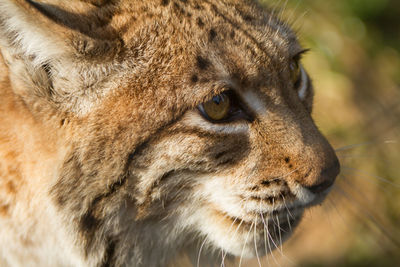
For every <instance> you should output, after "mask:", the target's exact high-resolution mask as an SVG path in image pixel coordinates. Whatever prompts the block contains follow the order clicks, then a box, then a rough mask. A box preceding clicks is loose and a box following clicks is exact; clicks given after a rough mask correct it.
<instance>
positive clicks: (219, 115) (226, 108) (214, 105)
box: [202, 93, 231, 121]
mask: <svg viewBox="0 0 400 267" xmlns="http://www.w3.org/2000/svg"><path fill="white" fill-rule="evenodd" d="M202 110H203V112H204V113H205V115H206V116H207V118H209V119H211V120H213V121H221V120H224V119H226V118H227V117H228V115H229V112H230V110H231V101H230V99H229V96H228V95H227V94H226V93H222V94H219V95H216V96H213V98H212V99H211V100H210V101H207V102H205V103H203V104H202Z"/></svg>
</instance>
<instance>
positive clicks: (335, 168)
mask: <svg viewBox="0 0 400 267" xmlns="http://www.w3.org/2000/svg"><path fill="white" fill-rule="evenodd" d="M339 172H340V164H339V161H338V160H335V162H334V164H332V165H331V166H330V167H328V168H326V169H324V170H322V171H321V174H320V179H318V181H319V183H318V184H315V185H312V186H308V187H306V188H307V189H308V190H310V191H311V192H313V193H314V194H318V193H322V192H324V191H325V190H327V189H328V188H329V187H331V186H332V185H333V183H334V182H335V179H336V176H338V174H339Z"/></svg>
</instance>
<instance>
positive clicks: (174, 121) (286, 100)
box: [0, 0, 339, 265]
mask: <svg viewBox="0 0 400 267" xmlns="http://www.w3.org/2000/svg"><path fill="white" fill-rule="evenodd" d="M0 9H1V10H2V11H1V12H0V21H1V24H0V31H1V35H2V36H1V51H2V54H3V57H4V58H5V60H6V61H7V62H8V69H9V72H10V77H11V81H12V90H13V91H14V93H15V94H16V95H17V96H18V97H19V98H20V99H22V101H24V102H25V103H26V107H27V108H28V109H29V111H30V112H31V113H32V114H33V115H34V116H35V118H36V120H37V123H38V124H40V125H43V127H46V129H49V130H48V134H49V135H50V134H51V135H53V136H58V138H59V140H60V142H61V143H62V144H63V145H62V146H60V147H62V149H63V150H62V152H60V153H64V154H65V156H64V157H63V160H62V161H60V162H59V165H58V166H56V167H57V170H58V171H57V175H56V177H52V178H49V179H48V181H49V184H48V194H49V195H50V196H51V199H52V201H53V202H52V203H53V204H52V205H54V206H55V207H56V209H57V211H58V213H59V216H60V217H62V218H63V220H64V222H65V227H66V228H68V229H69V231H70V232H72V233H73V235H74V236H75V246H77V247H79V248H80V249H81V250H82V255H83V256H82V257H83V258H84V259H85V260H86V261H87V262H90V263H97V262H101V261H103V262H107V263H110V262H113V263H114V264H116V265H118V264H122V263H126V262H133V263H136V264H138V263H140V262H142V263H143V264H145V263H149V262H153V263H154V262H162V261H163V260H166V259H167V258H169V257H170V256H171V255H170V254H171V253H170V251H171V250H172V249H179V248H180V247H183V246H185V245H186V244H188V243H191V242H195V243H196V242H198V241H199V240H200V243H201V241H203V240H206V244H207V245H209V246H210V247H213V248H216V249H222V250H224V251H227V252H228V253H229V254H232V255H239V256H240V255H241V254H243V255H244V256H248V257H251V256H255V255H256V254H257V253H258V255H261V254H263V253H262V252H263V251H264V252H265V250H264V249H261V248H264V247H265V245H266V244H264V242H266V241H267V242H268V245H269V246H270V247H269V248H270V249H273V248H274V247H275V246H276V245H277V244H278V243H279V242H281V241H282V240H285V239H286V238H287V237H289V235H290V233H291V232H292V229H293V228H294V227H295V225H296V224H297V223H298V222H299V220H300V218H301V216H302V213H303V210H304V209H305V208H307V207H310V206H312V205H315V204H317V203H320V202H321V201H322V200H323V199H324V197H325V196H326V194H327V192H328V191H329V189H330V187H331V185H332V184H333V182H334V180H335V177H336V176H337V174H338V172H339V163H338V160H337V158H336V155H335V153H334V151H333V149H332V148H331V146H330V145H329V143H328V142H327V141H326V139H325V138H324V137H323V136H322V135H321V133H320V132H319V131H318V129H317V127H316V126H315V124H314V122H313V120H312V118H311V107H312V98H313V88H312V84H311V81H310V79H309V76H308V74H307V72H306V71H305V69H304V68H303V66H302V64H301V62H300V61H301V57H302V55H303V53H304V52H305V50H304V49H303V48H302V47H301V46H300V45H299V43H298V41H297V38H296V36H295V34H294V32H293V31H292V30H291V29H290V28H289V27H288V26H287V25H286V24H285V23H282V22H281V21H279V20H278V19H277V18H275V17H274V16H273V14H272V12H270V11H268V10H265V9H263V8H262V7H261V6H259V4H257V3H255V2H254V1H197V0H185V1H182V0H181V1H177V0H176V1H172V0H171V1H168V0H163V1H161V0H157V1H155V0H154V1H78V0H74V1H68V2H67V1H56V0H54V1H51V0H48V1H31V0H26V1H23V0H1V1H0ZM3 10H7V12H5V11H3ZM54 149H55V150H57V149H60V150H61V148H57V147H55V148H54ZM49 205H50V204H49ZM249 233H250V237H249ZM264 236H267V238H266V239H265V238H264ZM254 244H256V246H255V245H254ZM258 249H259V251H257V250H258ZM154 258H156V259H154Z"/></svg>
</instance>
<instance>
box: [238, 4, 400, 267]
mask: <svg viewBox="0 0 400 267" xmlns="http://www.w3.org/2000/svg"><path fill="white" fill-rule="evenodd" d="M263 2H264V3H266V4H267V5H268V6H269V7H270V8H278V9H284V10H283V13H282V14H283V15H282V17H283V18H284V20H286V21H288V22H289V23H290V25H291V26H292V28H294V29H295V30H296V31H297V32H298V35H299V39H300V41H301V43H302V44H303V46H304V47H306V48H310V49H311V51H310V53H308V54H307V55H306V56H305V57H304V60H303V64H304V65H305V67H306V69H307V70H308V72H309V74H310V76H311V77H312V79H313V81H314V87H315V91H316V96H315V105H314V112H313V117H314V119H315V121H316V123H317V125H318V126H319V127H320V129H321V131H322V132H323V133H324V134H325V135H326V136H327V137H328V139H329V140H330V142H331V143H332V144H333V146H334V147H335V148H337V154H338V156H339V158H340V161H341V165H342V173H341V175H340V176H339V177H338V182H337V183H336V185H335V188H334V190H333V191H332V193H331V195H330V197H329V198H328V199H327V200H326V201H325V202H324V204H323V205H322V206H320V207H317V208H314V209H312V210H310V211H309V212H307V214H306V216H305V218H304V220H303V222H302V224H301V225H300V227H298V228H297V230H296V231H295V234H294V236H293V238H292V239H290V240H289V241H288V242H287V243H285V245H284V246H283V251H282V253H281V252H279V251H276V252H275V253H274V254H273V255H269V256H268V257H264V258H262V259H261V263H262V266H302V267H310V266H313V267H314V266H360V267H361V266H400V1H399V0H328V1H322V0H319V1H316V0H288V1H285V0H281V1H272V0H265V1H263ZM235 266H237V263H236V264H235ZM242 266H259V263H258V261H257V260H251V261H245V262H243V263H242Z"/></svg>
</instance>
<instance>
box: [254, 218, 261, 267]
mask: <svg viewBox="0 0 400 267" xmlns="http://www.w3.org/2000/svg"><path fill="white" fill-rule="evenodd" d="M257 218H258V216H257V214H256V219H255V221H254V222H255V223H254V248H255V250H256V256H257V261H258V265H259V266H260V267H261V262H260V257H259V256H258V248H257V237H256V233H257Z"/></svg>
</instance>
